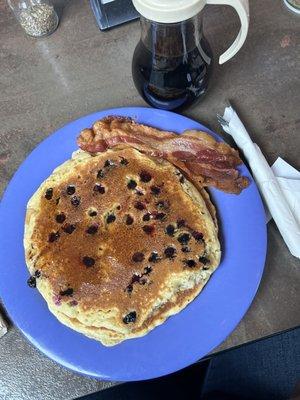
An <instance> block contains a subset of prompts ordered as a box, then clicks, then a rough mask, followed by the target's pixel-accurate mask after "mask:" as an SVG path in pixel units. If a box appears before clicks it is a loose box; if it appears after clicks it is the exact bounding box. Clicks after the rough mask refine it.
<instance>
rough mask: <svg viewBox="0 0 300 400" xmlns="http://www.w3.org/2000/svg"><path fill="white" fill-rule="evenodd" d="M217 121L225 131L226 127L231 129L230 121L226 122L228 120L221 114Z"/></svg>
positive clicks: (218, 115)
mask: <svg viewBox="0 0 300 400" xmlns="http://www.w3.org/2000/svg"><path fill="white" fill-rule="evenodd" d="M217 120H218V122H219V124H220V125H221V126H222V128H223V129H224V127H226V128H228V127H229V124H228V121H226V119H225V118H223V117H222V116H221V115H220V114H217Z"/></svg>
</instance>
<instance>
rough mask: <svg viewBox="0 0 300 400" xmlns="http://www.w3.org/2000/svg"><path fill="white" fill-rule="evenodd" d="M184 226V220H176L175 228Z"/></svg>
mask: <svg viewBox="0 0 300 400" xmlns="http://www.w3.org/2000/svg"><path fill="white" fill-rule="evenodd" d="M184 225H185V220H184V219H178V220H177V228H182V227H183V226H184Z"/></svg>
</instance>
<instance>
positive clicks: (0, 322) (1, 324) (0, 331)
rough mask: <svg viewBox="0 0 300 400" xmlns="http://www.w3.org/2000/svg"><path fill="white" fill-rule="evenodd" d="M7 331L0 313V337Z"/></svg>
mask: <svg viewBox="0 0 300 400" xmlns="http://www.w3.org/2000/svg"><path fill="white" fill-rule="evenodd" d="M6 332H7V325H6V322H5V321H4V319H3V317H2V316H1V313H0V338H1V337H2V336H4V335H5V334H6Z"/></svg>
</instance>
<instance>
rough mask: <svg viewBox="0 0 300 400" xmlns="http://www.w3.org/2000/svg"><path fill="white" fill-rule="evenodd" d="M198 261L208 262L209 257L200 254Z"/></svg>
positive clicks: (204, 263)
mask: <svg viewBox="0 0 300 400" xmlns="http://www.w3.org/2000/svg"><path fill="white" fill-rule="evenodd" d="M199 261H200V262H201V264H203V265H206V264H208V263H209V259H208V258H207V257H204V256H200V257H199Z"/></svg>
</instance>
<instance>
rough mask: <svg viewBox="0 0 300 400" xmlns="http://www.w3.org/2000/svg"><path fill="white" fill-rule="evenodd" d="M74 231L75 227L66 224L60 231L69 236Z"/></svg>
mask: <svg viewBox="0 0 300 400" xmlns="http://www.w3.org/2000/svg"><path fill="white" fill-rule="evenodd" d="M75 229H76V226H75V225H72V224H67V225H65V226H63V228H62V230H63V231H64V232H66V233H68V234H69V235H70V234H71V233H72V232H74V231H75Z"/></svg>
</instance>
